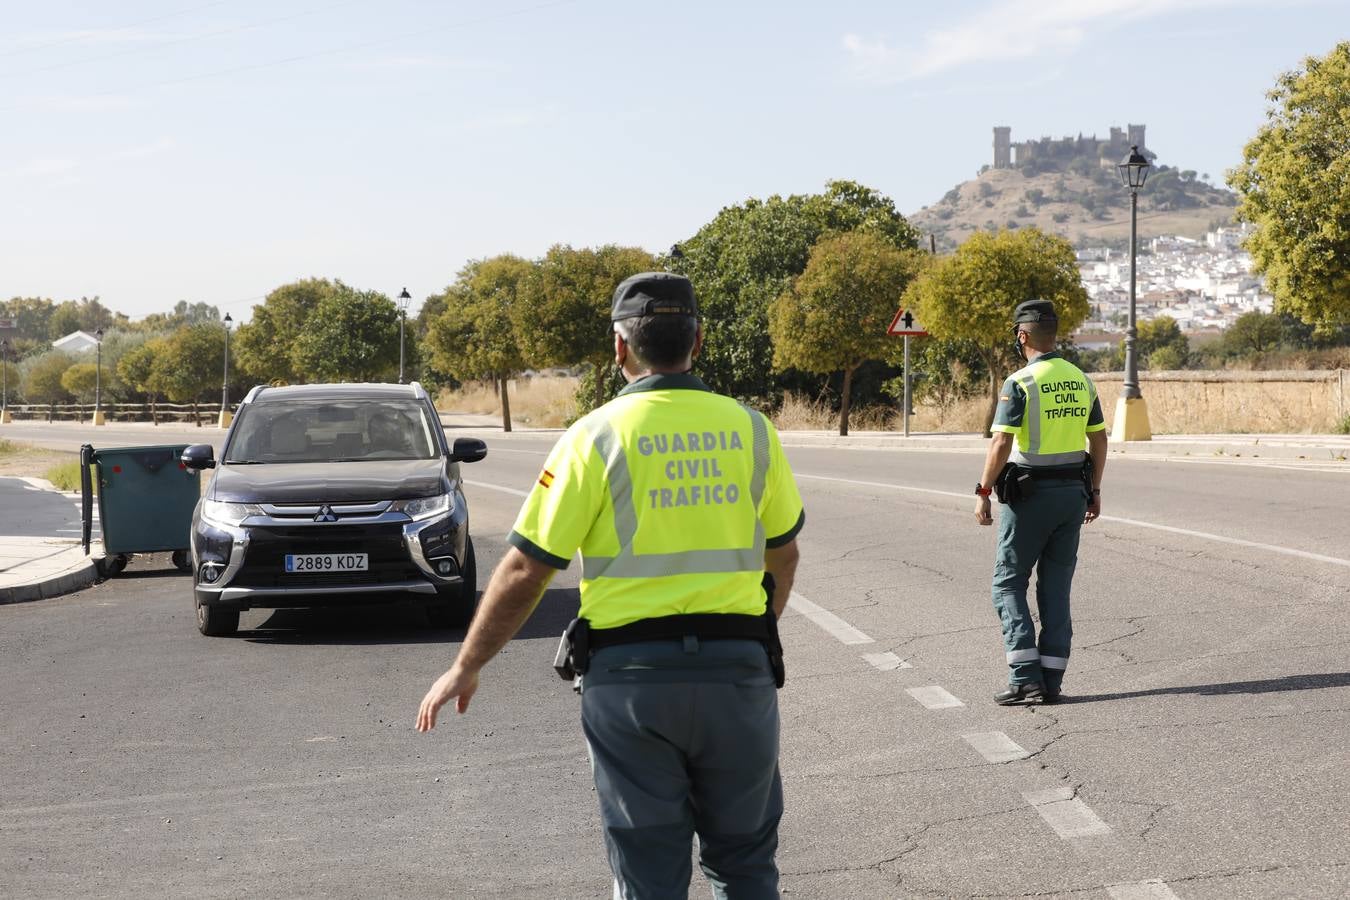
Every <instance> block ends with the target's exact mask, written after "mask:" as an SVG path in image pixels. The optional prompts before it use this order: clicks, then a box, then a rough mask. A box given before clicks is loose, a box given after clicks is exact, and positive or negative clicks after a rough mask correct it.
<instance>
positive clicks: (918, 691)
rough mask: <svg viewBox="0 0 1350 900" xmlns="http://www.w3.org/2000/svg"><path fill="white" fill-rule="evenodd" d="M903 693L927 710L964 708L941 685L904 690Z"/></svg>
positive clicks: (962, 704)
mask: <svg viewBox="0 0 1350 900" xmlns="http://www.w3.org/2000/svg"><path fill="white" fill-rule="evenodd" d="M905 693H906V694H909V695H910V696H911V697H913V698H914V699H915V700H918V701H919V702H920V703H922V704H923V705H924V706H925V707H927V708H928V709H955V708H956V707H958V706H965V704H964V703H962V702H961V701H960V700H958V699H957V698H956V697H955V696H953V695H952V694H951V693H950V692H949V691H948V690H947V689H946V688H944V687H942V686H941V685H936V684H930V685H929V686H928V687H917V688H905Z"/></svg>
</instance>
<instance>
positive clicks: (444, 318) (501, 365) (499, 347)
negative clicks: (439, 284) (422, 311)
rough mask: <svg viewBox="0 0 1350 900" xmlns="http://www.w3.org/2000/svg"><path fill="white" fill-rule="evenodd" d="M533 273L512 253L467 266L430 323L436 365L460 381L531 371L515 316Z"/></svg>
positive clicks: (429, 332) (444, 297)
mask: <svg viewBox="0 0 1350 900" xmlns="http://www.w3.org/2000/svg"><path fill="white" fill-rule="evenodd" d="M533 270H534V267H533V266H532V265H531V264H530V262H529V261H528V260H524V259H521V258H520V257H519V256H512V255H510V254H506V255H503V256H494V257H492V258H491V259H484V260H475V261H472V262H470V263H469V264H467V265H466V266H465V267H464V268H463V269H462V270H461V271H460V273H459V276H458V277H457V278H456V280H455V283H454V284H452V285H451V286H450V287H448V288H446V289H445V291H444V292H443V294H441V296H440V298H439V299H440V300H441V301H442V302H438V303H437V308H438V309H440V312H439V313H437V314H436V315H434V316H433V317H432V318H431V319H430V321H429V323H428V326H427V346H428V349H429V351H430V354H431V361H432V364H433V365H434V366H436V368H437V369H439V370H440V371H443V372H448V373H449V374H451V375H453V376H454V377H455V378H457V379H459V380H460V381H466V380H468V379H471V378H483V377H485V376H489V375H510V374H514V373H516V372H519V371H520V370H522V369H524V368H526V367H527V365H528V363H527V362H526V360H525V357H524V356H523V355H522V353H521V351H520V344H519V341H517V340H516V335H515V327H514V325H513V324H512V321H511V314H512V310H514V309H515V308H516V306H517V305H518V304H519V302H520V301H519V297H520V293H521V291H522V289H523V288H524V285H525V282H526V281H527V280H528V279H529V277H530V275H531V273H532V272H533ZM428 302H432V301H428Z"/></svg>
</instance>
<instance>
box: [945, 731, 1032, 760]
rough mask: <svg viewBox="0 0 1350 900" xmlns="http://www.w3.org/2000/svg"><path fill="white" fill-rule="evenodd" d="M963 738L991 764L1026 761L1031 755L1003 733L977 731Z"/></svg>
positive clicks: (964, 735)
mask: <svg viewBox="0 0 1350 900" xmlns="http://www.w3.org/2000/svg"><path fill="white" fill-rule="evenodd" d="M961 737H962V738H963V739H964V740H965V742H966V743H967V744H969V745H970V746H972V747H974V748H975V752H977V753H979V754H980V755H981V756H983V757H984V758H985V759H987V760H989V761H990V762H991V763H1005V762H1012V761H1013V760H1015V759H1026V758H1027V757H1028V756H1030V755H1031V754H1030V753H1028V752H1027V751H1025V750H1023V749H1022V748H1021V747H1020V746H1018V744H1017V742H1016V741H1014V740H1013V739H1012V738H1010V737H1008V736H1007V735H1006V734H1004V733H1003V732H1001V731H977V732H975V733H974V734H963V735H961Z"/></svg>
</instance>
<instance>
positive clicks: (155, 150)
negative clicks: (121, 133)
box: [110, 137, 178, 159]
mask: <svg viewBox="0 0 1350 900" xmlns="http://www.w3.org/2000/svg"><path fill="white" fill-rule="evenodd" d="M177 146H178V142H177V141H175V140H174V139H173V138H166V137H162V138H159V139H157V140H153V141H150V142H149V143H147V144H138V145H137V146H135V147H128V148H127V149H125V150H121V151H119V152H117V153H114V154H113V155H112V156H111V157H110V158H111V159H145V158H146V157H148V156H159V155H160V154H161V153H168V152H169V151H170V150H173V149H175V148H177Z"/></svg>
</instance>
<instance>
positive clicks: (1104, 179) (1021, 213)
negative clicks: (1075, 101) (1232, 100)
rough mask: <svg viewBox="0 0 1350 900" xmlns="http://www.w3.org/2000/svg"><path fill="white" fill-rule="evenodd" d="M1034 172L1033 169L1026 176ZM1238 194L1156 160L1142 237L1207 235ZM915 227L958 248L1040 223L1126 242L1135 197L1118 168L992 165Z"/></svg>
mask: <svg viewBox="0 0 1350 900" xmlns="http://www.w3.org/2000/svg"><path fill="white" fill-rule="evenodd" d="M1027 173H1034V174H1027ZM1236 208H1237V195H1236V194H1234V193H1233V192H1232V191H1229V190H1226V189H1224V188H1220V187H1215V186H1214V185H1211V184H1209V183H1208V182H1207V181H1205V180H1203V179H1201V178H1197V177H1196V173H1195V172H1194V171H1191V170H1178V169H1175V168H1171V167H1168V166H1157V167H1155V168H1154V169H1153V170H1151V171H1150V172H1149V177H1148V180H1147V181H1146V182H1145V184H1144V187H1143V188H1142V189H1141V190H1140V191H1139V235H1140V237H1141V238H1144V237H1155V236H1157V235H1160V234H1180V235H1185V236H1186V237H1192V238H1201V237H1203V236H1204V234H1205V232H1206V231H1209V230H1210V229H1211V228H1214V227H1215V226H1216V225H1222V224H1225V223H1227V222H1229V221H1230V220H1231V219H1232V216H1233V212H1234V210H1235V209H1236ZM908 218H909V220H910V221H911V222H912V223H914V225H915V227H917V228H919V229H921V230H922V231H923V232H924V233H926V234H933V235H935V236H936V238H937V243H938V246H939V247H940V248H942V249H951V248H954V247H955V246H956V245H957V244H959V243H961V242H962V241H964V240H965V239H966V238H967V237H969V236H970V235H971V234H973V233H975V232H976V231H994V230H997V229H1000V228H1026V227H1029V226H1035V227H1037V228H1040V229H1041V230H1043V231H1046V232H1050V233H1053V234H1059V235H1062V236H1063V237H1065V238H1067V239H1068V240H1070V241H1071V242H1072V243H1073V244H1074V246H1076V247H1084V246H1089V245H1102V244H1107V245H1114V246H1120V245H1123V244H1124V243H1125V242H1127V241H1128V240H1129V236H1130V195H1129V191H1128V190H1127V189H1126V188H1125V187H1123V186H1122V185H1121V183H1120V176H1119V174H1118V173H1117V171H1116V167H1115V166H1114V165H1111V166H1109V167H1102V166H1100V165H1099V164H1098V163H1097V162H1096V161H1095V160H1094V161H1091V162H1090V163H1089V162H1088V161H1086V160H1075V161H1073V162H1071V163H1070V164H1069V165H1067V166H1064V167H1063V168H1058V169H1057V170H1050V171H1045V170H1044V167H1042V166H1037V167H1025V168H1023V169H1013V168H998V169H996V168H990V167H985V169H984V170H983V171H981V172H980V174H979V175H978V176H977V177H976V178H974V179H972V180H970V181H965V182H962V183H961V184H959V185H957V186H956V187H954V188H952V189H951V190H950V191H948V192H947V193H946V194H945V195H944V196H943V197H942V199H941V200H939V201H938V202H937V203H935V204H933V205H932V206H925V207H924V208H923V209H921V210H919V211H918V212H916V213H914V214H912V215H910V216H909V217H908Z"/></svg>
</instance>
